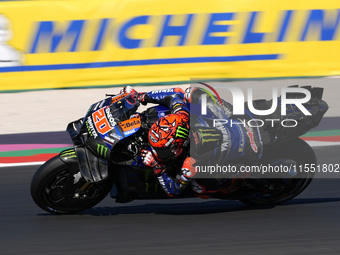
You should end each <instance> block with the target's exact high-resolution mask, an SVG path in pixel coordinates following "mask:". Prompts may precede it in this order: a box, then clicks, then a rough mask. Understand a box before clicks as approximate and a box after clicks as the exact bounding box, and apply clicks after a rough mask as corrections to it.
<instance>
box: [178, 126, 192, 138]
mask: <svg viewBox="0 0 340 255" xmlns="http://www.w3.org/2000/svg"><path fill="white" fill-rule="evenodd" d="M188 136H189V130H188V129H186V128H184V127H181V126H178V127H177V129H176V138H183V139H187V138H188Z"/></svg>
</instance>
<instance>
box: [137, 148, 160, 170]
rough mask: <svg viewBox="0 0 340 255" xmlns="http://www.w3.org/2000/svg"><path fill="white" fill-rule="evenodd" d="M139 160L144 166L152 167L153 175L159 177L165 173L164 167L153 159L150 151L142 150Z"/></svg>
mask: <svg viewBox="0 0 340 255" xmlns="http://www.w3.org/2000/svg"><path fill="white" fill-rule="evenodd" d="M141 158H142V162H143V164H144V165H146V166H148V167H152V170H153V172H154V174H155V175H159V174H161V173H163V172H164V171H165V167H164V166H163V165H162V164H160V163H159V162H158V161H157V160H156V159H155V157H154V156H153V154H152V152H151V151H148V150H142V152H141Z"/></svg>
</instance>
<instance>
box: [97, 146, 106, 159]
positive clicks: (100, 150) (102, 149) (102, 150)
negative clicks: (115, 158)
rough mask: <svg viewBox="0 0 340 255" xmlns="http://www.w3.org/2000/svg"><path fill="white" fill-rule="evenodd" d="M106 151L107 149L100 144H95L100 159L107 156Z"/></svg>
mask: <svg viewBox="0 0 340 255" xmlns="http://www.w3.org/2000/svg"><path fill="white" fill-rule="evenodd" d="M107 151H108V148H107V147H106V146H105V145H102V144H97V154H98V155H99V156H100V157H102V158H106V156H107Z"/></svg>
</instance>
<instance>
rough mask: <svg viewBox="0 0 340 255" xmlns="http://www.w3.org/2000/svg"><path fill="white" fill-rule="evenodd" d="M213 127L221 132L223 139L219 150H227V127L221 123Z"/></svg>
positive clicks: (228, 136)
mask: <svg viewBox="0 0 340 255" xmlns="http://www.w3.org/2000/svg"><path fill="white" fill-rule="evenodd" d="M215 127H216V128H217V129H218V130H220V131H221V132H222V136H223V141H222V144H221V150H222V151H226V150H228V148H229V138H230V135H229V131H228V129H227V128H226V127H225V126H224V125H222V124H220V125H216V126H215Z"/></svg>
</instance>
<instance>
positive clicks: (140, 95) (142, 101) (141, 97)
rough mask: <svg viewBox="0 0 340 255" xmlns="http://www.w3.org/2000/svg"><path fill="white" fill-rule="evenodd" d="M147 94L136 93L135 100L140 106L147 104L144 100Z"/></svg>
mask: <svg viewBox="0 0 340 255" xmlns="http://www.w3.org/2000/svg"><path fill="white" fill-rule="evenodd" d="M147 94H148V93H146V92H144V93H138V96H137V100H138V101H139V102H140V103H141V104H142V105H146V104H147V103H148V102H147V101H146V98H145V96H146V95H147Z"/></svg>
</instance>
